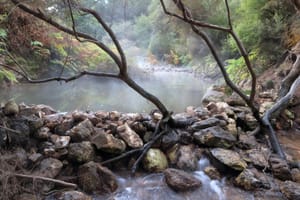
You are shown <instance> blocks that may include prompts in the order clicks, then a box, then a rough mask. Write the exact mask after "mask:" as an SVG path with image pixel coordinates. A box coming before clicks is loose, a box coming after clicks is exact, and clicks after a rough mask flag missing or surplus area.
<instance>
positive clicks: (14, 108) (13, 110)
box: [3, 99, 19, 115]
mask: <svg viewBox="0 0 300 200" xmlns="http://www.w3.org/2000/svg"><path fill="white" fill-rule="evenodd" d="M3 113H4V114H5V115H16V114H18V113H19V105H18V104H17V103H16V102H15V101H14V100H13V99H11V100H9V101H8V102H7V103H6V104H5V105H4V108H3Z"/></svg>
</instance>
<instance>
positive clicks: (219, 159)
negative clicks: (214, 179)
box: [209, 148, 247, 173]
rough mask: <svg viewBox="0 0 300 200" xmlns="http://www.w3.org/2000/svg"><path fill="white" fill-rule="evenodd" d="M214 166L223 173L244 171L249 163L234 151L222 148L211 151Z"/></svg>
mask: <svg viewBox="0 0 300 200" xmlns="http://www.w3.org/2000/svg"><path fill="white" fill-rule="evenodd" d="M209 156H210V158H211V161H212V164H213V165H215V167H216V168H217V169H218V170H219V171H221V172H224V173H226V172H230V169H231V171H243V170H244V169H246V167H247V163H246V162H245V161H244V160H242V158H241V156H240V155H239V154H238V153H237V152H234V151H231V150H228V149H222V148H215V149H211V150H210V151H209Z"/></svg>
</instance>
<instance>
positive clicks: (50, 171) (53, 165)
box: [33, 158, 63, 178]
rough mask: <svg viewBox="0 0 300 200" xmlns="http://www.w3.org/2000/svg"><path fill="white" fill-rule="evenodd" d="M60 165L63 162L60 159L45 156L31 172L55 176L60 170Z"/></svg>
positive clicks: (50, 176) (44, 175)
mask: <svg viewBox="0 0 300 200" xmlns="http://www.w3.org/2000/svg"><path fill="white" fill-rule="evenodd" d="M62 167H63V164H62V162H61V161H60V160H57V159H55V158H45V159H44V160H42V162H41V163H40V165H39V167H38V168H37V169H36V170H35V171H34V173H33V174H34V175H37V176H42V177H47V178H55V177H56V176H57V175H58V174H59V173H60V172H61V169H62Z"/></svg>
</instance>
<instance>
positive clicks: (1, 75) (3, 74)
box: [0, 68, 17, 82]
mask: <svg viewBox="0 0 300 200" xmlns="http://www.w3.org/2000/svg"><path fill="white" fill-rule="evenodd" d="M5 78H6V79H7V80H9V81H11V82H17V79H16V76H15V75H14V73H12V72H10V71H8V70H6V69H3V68H0V81H1V80H3V79H5Z"/></svg>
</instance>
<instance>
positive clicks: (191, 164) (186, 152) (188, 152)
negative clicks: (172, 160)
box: [176, 144, 199, 171]
mask: <svg viewBox="0 0 300 200" xmlns="http://www.w3.org/2000/svg"><path fill="white" fill-rule="evenodd" d="M198 160H199V158H198V155H197V151H196V147H195V146H194V145H192V144H191V145H181V146H180V147H179V149H178V158H177V162H176V166H177V167H178V168H179V169H183V170H189V171H194V170H196V169H197V167H198Z"/></svg>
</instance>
